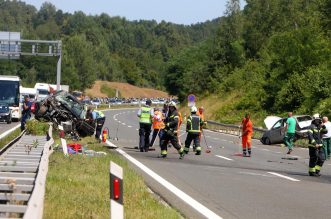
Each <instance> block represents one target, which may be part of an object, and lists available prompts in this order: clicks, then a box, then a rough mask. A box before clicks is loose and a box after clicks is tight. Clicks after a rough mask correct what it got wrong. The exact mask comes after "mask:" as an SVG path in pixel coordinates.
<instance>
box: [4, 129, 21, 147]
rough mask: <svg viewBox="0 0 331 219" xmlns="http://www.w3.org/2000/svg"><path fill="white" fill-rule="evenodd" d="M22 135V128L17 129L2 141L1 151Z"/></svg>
mask: <svg viewBox="0 0 331 219" xmlns="http://www.w3.org/2000/svg"><path fill="white" fill-rule="evenodd" d="M20 134H21V128H20V127H19V128H17V129H15V130H14V131H13V132H12V133H10V134H9V135H7V136H6V137H4V138H2V139H0V149H1V148H3V147H4V146H5V145H6V144H8V143H9V142H11V141H12V140H14V138H16V137H18V136H19V135H20Z"/></svg>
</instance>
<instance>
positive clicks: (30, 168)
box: [0, 126, 54, 219]
mask: <svg viewBox="0 0 331 219" xmlns="http://www.w3.org/2000/svg"><path fill="white" fill-rule="evenodd" d="M51 136H52V126H50V128H49V130H48V136H47V139H45V136H28V135H25V134H24V133H22V134H21V135H20V136H19V137H17V138H15V139H14V140H13V141H12V142H10V143H9V144H7V145H6V147H5V148H3V150H2V151H1V157H0V190H1V192H0V217H1V218H13V217H15V218H22V217H23V218H36V219H39V218H42V214H43V203H44V193H45V183H46V174H47V170H48V157H49V155H50V154H51V152H52V151H51V150H50V149H51V145H52V144H53V142H54V140H53V138H52V137H51Z"/></svg>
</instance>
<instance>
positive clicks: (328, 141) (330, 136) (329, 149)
mask: <svg viewBox="0 0 331 219" xmlns="http://www.w3.org/2000/svg"><path fill="white" fill-rule="evenodd" d="M323 125H325V128H326V130H327V131H328V133H326V134H324V135H323V148H324V153H325V159H328V160H330V154H331V122H329V119H328V117H326V116H324V117H323Z"/></svg>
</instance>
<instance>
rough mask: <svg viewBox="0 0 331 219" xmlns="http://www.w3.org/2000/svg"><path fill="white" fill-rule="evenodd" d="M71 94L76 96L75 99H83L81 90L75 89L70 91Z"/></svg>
mask: <svg viewBox="0 0 331 219" xmlns="http://www.w3.org/2000/svg"><path fill="white" fill-rule="evenodd" d="M72 95H73V96H74V97H76V98H77V100H79V101H81V100H83V92H81V91H78V90H75V91H73V92H72Z"/></svg>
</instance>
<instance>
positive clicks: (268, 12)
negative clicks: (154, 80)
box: [166, 0, 331, 116]
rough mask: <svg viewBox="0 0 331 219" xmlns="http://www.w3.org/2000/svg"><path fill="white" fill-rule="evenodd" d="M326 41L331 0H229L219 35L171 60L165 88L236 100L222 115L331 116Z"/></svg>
mask: <svg viewBox="0 0 331 219" xmlns="http://www.w3.org/2000/svg"><path fill="white" fill-rule="evenodd" d="M330 37H331V1H330V0H316V1H306V0H291V1H288V0H246V5H245V7H244V9H243V10H241V9H240V0H228V1H227V10H226V12H225V15H224V16H223V17H221V18H220V22H219V28H218V30H217V33H216V34H215V35H214V36H212V37H211V38H209V39H208V40H206V41H203V42H201V43H198V44H195V45H194V46H191V47H187V48H186V49H184V50H183V51H182V52H181V53H180V54H179V55H177V56H175V57H174V58H173V59H171V60H170V61H169V64H168V68H167V73H166V87H167V89H168V90H169V91H170V92H172V94H179V96H180V97H181V99H184V98H185V95H187V94H188V93H198V94H200V96H208V95H210V94H215V93H216V94H217V95H219V97H220V99H222V98H226V97H227V96H230V95H233V96H235V97H236V98H235V100H234V101H233V102H232V104H231V105H230V106H227V112H229V111H231V110H238V111H246V112H247V111H248V112H249V111H250V112H263V113H264V114H277V113H283V112H286V111H295V112H297V113H312V112H319V113H322V114H324V115H330V116H331V87H330V85H331V68H330V67H331V38H330ZM220 111H222V110H221V109H220ZM220 113H222V112H220ZM223 114H225V113H223Z"/></svg>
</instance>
